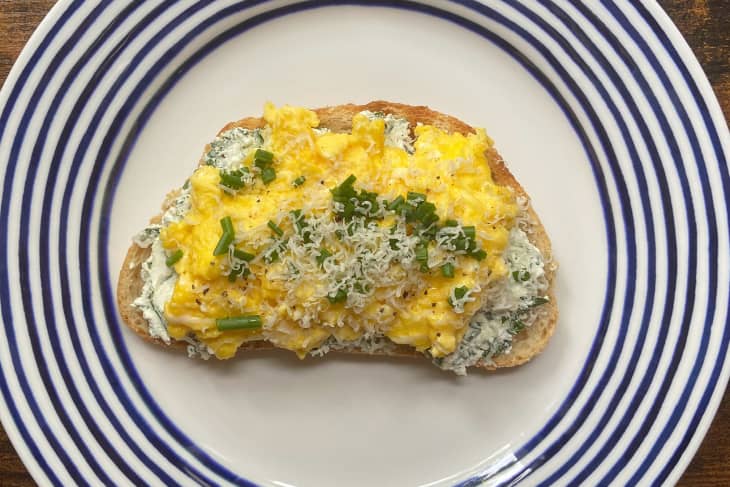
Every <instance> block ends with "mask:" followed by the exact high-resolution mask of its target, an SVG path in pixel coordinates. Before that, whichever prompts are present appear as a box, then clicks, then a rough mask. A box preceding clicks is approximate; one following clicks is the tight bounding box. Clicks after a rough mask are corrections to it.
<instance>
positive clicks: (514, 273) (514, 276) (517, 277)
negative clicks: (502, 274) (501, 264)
mask: <svg viewBox="0 0 730 487" xmlns="http://www.w3.org/2000/svg"><path fill="white" fill-rule="evenodd" d="M512 279H514V280H515V281H517V282H519V281H520V271H512Z"/></svg>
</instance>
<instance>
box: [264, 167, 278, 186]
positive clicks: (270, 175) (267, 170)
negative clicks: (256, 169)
mask: <svg viewBox="0 0 730 487" xmlns="http://www.w3.org/2000/svg"><path fill="white" fill-rule="evenodd" d="M274 179H276V171H275V170H274V168H273V167H269V166H266V167H264V168H263V169H261V180H262V181H263V182H264V184H269V183H270V182H272V181H273V180H274Z"/></svg>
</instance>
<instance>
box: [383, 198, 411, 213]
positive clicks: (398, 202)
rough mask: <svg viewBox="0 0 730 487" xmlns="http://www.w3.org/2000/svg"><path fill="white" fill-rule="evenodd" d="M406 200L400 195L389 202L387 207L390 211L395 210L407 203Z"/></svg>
mask: <svg viewBox="0 0 730 487" xmlns="http://www.w3.org/2000/svg"><path fill="white" fill-rule="evenodd" d="M405 201H406V200H405V199H404V198H403V197H402V196H398V197H397V198H396V199H394V200H393V201H391V202H390V203H388V206H387V208H388V210H389V211H395V210H397V209H398V208H400V206H401V205H402V204H403V203H405Z"/></svg>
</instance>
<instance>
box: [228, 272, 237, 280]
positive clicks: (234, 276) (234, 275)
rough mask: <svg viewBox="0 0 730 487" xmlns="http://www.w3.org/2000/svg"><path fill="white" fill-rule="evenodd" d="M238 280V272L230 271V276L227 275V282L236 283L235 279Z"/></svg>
mask: <svg viewBox="0 0 730 487" xmlns="http://www.w3.org/2000/svg"><path fill="white" fill-rule="evenodd" d="M237 278H238V271H235V270H233V271H231V273H230V274H228V282H236V279H237Z"/></svg>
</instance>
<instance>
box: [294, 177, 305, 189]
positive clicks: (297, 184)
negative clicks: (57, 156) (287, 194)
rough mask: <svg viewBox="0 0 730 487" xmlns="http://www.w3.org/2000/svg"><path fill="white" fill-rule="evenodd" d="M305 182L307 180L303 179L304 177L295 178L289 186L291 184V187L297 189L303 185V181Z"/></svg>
mask: <svg viewBox="0 0 730 487" xmlns="http://www.w3.org/2000/svg"><path fill="white" fill-rule="evenodd" d="M306 180H307V178H305V177H304V176H299V177H298V178H296V179H295V180H294V181H292V183H291V184H292V186H294V187H295V188H298V187H299V186H301V185H302V184H304V181H306Z"/></svg>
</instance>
